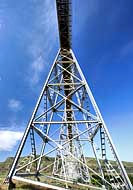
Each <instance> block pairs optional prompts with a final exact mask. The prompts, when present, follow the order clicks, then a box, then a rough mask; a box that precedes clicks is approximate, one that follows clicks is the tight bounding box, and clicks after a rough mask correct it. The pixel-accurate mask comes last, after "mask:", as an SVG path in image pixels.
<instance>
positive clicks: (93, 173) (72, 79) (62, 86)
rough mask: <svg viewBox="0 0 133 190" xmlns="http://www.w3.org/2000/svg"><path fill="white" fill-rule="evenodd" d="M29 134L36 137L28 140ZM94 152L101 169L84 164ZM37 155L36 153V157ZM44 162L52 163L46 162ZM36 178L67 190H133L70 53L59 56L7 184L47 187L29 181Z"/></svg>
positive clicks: (78, 67) (70, 51) (25, 134)
mask: <svg viewBox="0 0 133 190" xmlns="http://www.w3.org/2000/svg"><path fill="white" fill-rule="evenodd" d="M40 110H42V111H41V112H40ZM31 130H32V132H33V133H34V135H30V131H31ZM99 133H100V134H101V136H100V135H99ZM33 137H34V138H33ZM97 138H99V140H98V141H97ZM29 140H30V141H31V142H32V143H31V145H32V146H31V152H30V151H29V155H30V156H25V158H26V161H25V162H22V160H21V158H20V157H21V155H22V153H23V150H24V148H25V147H26V146H27V147H28V149H29V150H30V146H29V145H26V143H28V142H29ZM40 141H41V143H40ZM100 142H101V144H100ZM84 143H85V145H84ZM95 143H98V145H99V147H101V154H102V156H99V155H98V152H97V148H96V147H95ZM38 145H39V148H38ZM107 145H108V149H109V151H110V154H112V155H113V156H114V159H115V161H116V164H117V169H114V167H113V166H112V165H111V163H110V161H109V159H108V154H107V153H108V151H106V149H107ZM89 146H90V147H89ZM90 149H91V150H92V152H93V154H94V157H95V160H96V163H97V168H98V169H96V168H92V167H91V165H89V161H87V159H86V155H87V153H88V152H89V151H90ZM33 153H36V154H35V156H34V157H33V156H32V155H33ZM46 159H48V160H49V161H48V162H49V164H46V163H45V162H46ZM33 175H34V176H35V177H36V179H40V180H41V179H42V178H43V176H45V180H46V179H47V180H48V179H49V177H50V178H51V180H52V179H53V180H54V179H57V180H59V181H62V184H64V188H68V184H73V183H76V184H77V186H84V187H92V188H94V189H102V188H104V189H119V190H120V189H122V190H132V185H131V182H130V180H129V178H128V176H127V173H126V171H125V169H124V167H123V164H122V162H121V161H120V158H119V156H118V153H117V151H116V148H115V146H114V144H113V142H112V139H111V136H110V134H109V131H108V129H107V127H106V124H105V122H104V120H103V118H102V115H101V113H100V110H99V108H98V106H97V104H96V101H95V99H94V97H93V95H92V92H91V90H90V88H89V86H88V84H87V81H86V80H85V77H84V75H83V73H82V71H81V69H80V66H79V64H78V62H77V60H76V58H75V56H74V54H73V52H72V50H68V49H60V50H59V51H58V53H57V56H56V58H55V61H54V63H53V66H52V68H51V70H50V73H49V75H48V77H47V80H46V82H45V84H44V86H43V89H42V92H41V94H40V96H39V98H38V101H37V104H36V106H35V109H34V111H33V114H32V116H31V119H30V121H29V124H28V126H27V128H26V130H25V133H24V136H23V138H22V140H21V143H20V146H19V148H18V151H17V153H16V156H15V158H14V161H13V164H12V167H11V169H10V171H9V173H8V176H7V179H6V181H8V182H9V183H10V184H11V182H12V180H14V179H15V180H20V181H24V182H27V183H32V184H35V185H39V184H40V183H41V184H43V186H45V187H46V186H47V185H46V183H43V181H42V182H35V181H33V180H31V179H30V178H28V176H29V177H32V176H33ZM24 176H25V177H26V178H25V177H24ZM40 176H41V177H40ZM94 183H95V185H94ZM47 187H48V186H47ZM53 188H55V187H53ZM60 188H61V187H57V189H60Z"/></svg>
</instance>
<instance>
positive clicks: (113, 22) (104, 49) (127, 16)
mask: <svg viewBox="0 0 133 190" xmlns="http://www.w3.org/2000/svg"><path fill="white" fill-rule="evenodd" d="M72 3H73V28H72V30H73V32H72V44H73V45H72V47H73V51H74V52H75V55H76V57H77V59H78V61H79V64H80V66H81V68H82V70H83V73H84V74H85V77H86V79H87V81H88V83H89V85H90V87H91V89H92V92H93V94H94V97H95V99H96V101H97V104H98V105H99V108H100V110H101V112H102V115H103V117H104V120H105V122H106V124H107V126H108V128H109V131H110V133H111V135H112V138H113V141H114V143H115V145H116V147H117V149H118V152H119V155H120V157H121V159H122V160H127V161H133V152H132V146H133V140H132V139H133V125H132V123H133V101H132V99H133V87H132V86H133V85H132V81H133V64H132V62H133V24H132V18H133V11H132V7H133V1H132V0H127V1H121V0H117V1H115V0H108V1H107V0H101V1H99V0H84V1H83V2H82V3H81V1H80V0H72ZM58 48H59V39H58V28H57V18H56V7H55V1H53V0H23V1H17V0H11V1H8V0H1V3H0V100H1V101H0V102H1V103H0V160H4V159H6V157H8V156H13V155H14V154H15V151H16V148H17V145H18V142H19V141H18V140H19V139H20V138H21V136H22V133H23V131H24V129H25V126H26V123H27V122H28V120H29V118H30V115H31V113H32V110H33V108H34V106H35V103H36V100H37V97H38V96H39V93H40V90H41V87H42V85H43V83H44V81H45V79H46V76H47V74H48V71H49V69H50V67H51V65H52V61H53V60H54V58H55V55H56V53H57V51H58Z"/></svg>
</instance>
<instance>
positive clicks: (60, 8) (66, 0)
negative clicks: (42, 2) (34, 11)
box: [56, 0, 72, 49]
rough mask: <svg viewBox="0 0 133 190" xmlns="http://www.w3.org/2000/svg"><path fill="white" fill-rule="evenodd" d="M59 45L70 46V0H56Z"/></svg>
mask: <svg viewBox="0 0 133 190" xmlns="http://www.w3.org/2000/svg"><path fill="white" fill-rule="evenodd" d="M56 6H57V17H58V27H59V38H60V47H61V48H62V49H70V48H71V28H72V26H71V16H72V15H71V0H56Z"/></svg>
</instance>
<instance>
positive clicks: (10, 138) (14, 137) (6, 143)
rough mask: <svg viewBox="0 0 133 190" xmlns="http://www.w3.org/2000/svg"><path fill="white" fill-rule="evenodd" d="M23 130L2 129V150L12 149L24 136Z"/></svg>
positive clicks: (0, 141) (0, 149) (0, 144)
mask: <svg viewBox="0 0 133 190" xmlns="http://www.w3.org/2000/svg"><path fill="white" fill-rule="evenodd" d="M22 135H23V133H22V132H16V131H4V130H3V131H0V151H11V150H12V149H13V148H14V146H15V145H16V144H17V141H19V140H20V139H21V138H22Z"/></svg>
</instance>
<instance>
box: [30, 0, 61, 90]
mask: <svg viewBox="0 0 133 190" xmlns="http://www.w3.org/2000/svg"><path fill="white" fill-rule="evenodd" d="M55 5H56V3H55V2H53V1H50V0H45V1H42V0H40V4H39V5H38V6H37V7H36V8H35V18H34V19H35V20H34V21H33V23H32V24H33V30H32V31H30V32H29V34H28V38H29V39H30V43H29V46H28V49H27V51H28V54H29V57H30V60H31V62H30V65H29V69H28V78H27V79H28V81H29V83H30V86H31V87H33V86H34V85H36V84H38V83H39V79H40V75H41V73H42V72H46V70H47V68H48V65H49V64H48V63H49V62H48V61H47V60H49V56H50V52H51V50H52V48H53V46H54V44H55V42H56V41H57V37H58V32H57V26H58V25H57V19H56V7H55ZM44 67H45V70H44Z"/></svg>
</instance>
